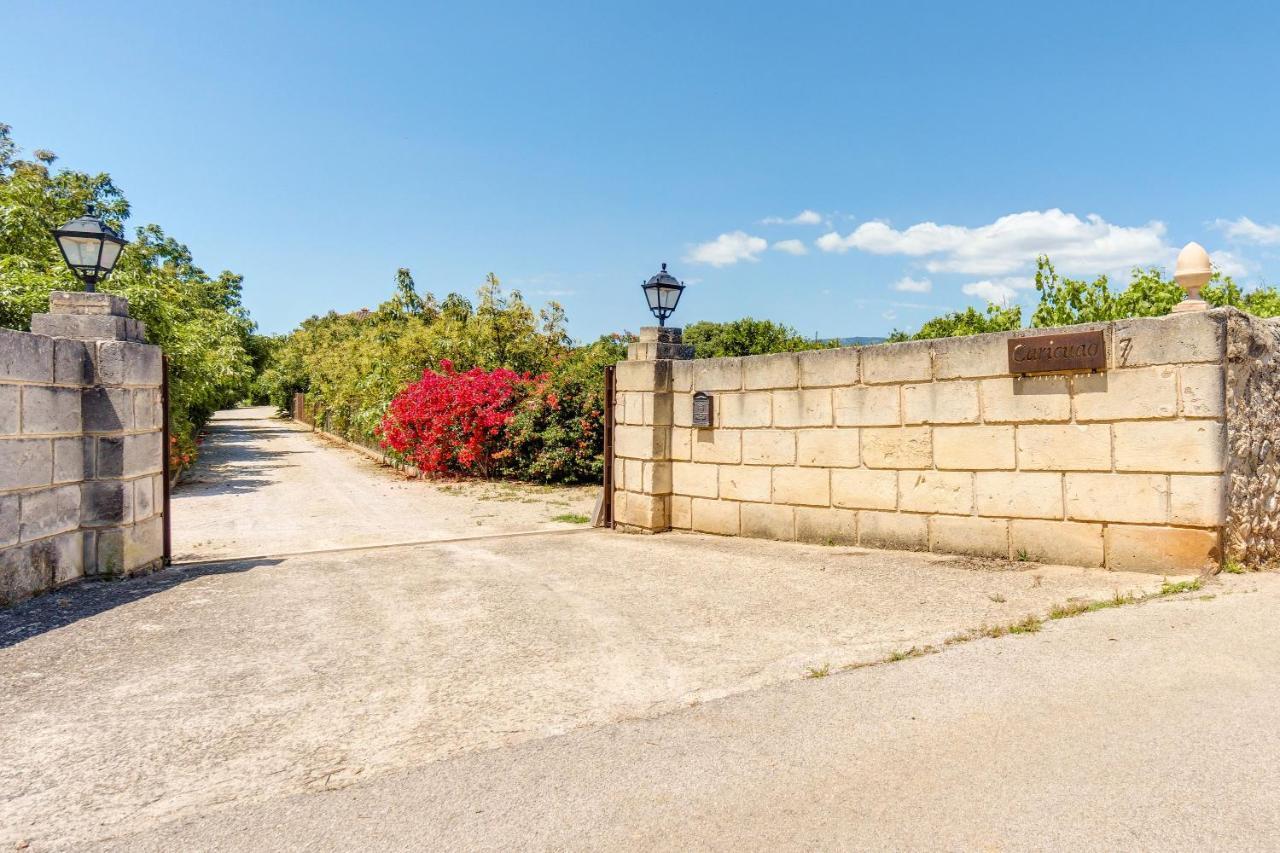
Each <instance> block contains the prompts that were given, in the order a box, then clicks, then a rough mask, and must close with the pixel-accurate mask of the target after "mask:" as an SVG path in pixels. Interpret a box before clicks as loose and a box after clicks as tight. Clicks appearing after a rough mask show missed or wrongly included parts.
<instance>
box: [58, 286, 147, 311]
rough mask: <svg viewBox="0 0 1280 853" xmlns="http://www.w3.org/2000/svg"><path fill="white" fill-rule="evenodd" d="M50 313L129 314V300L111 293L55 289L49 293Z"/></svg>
mask: <svg viewBox="0 0 1280 853" xmlns="http://www.w3.org/2000/svg"><path fill="white" fill-rule="evenodd" d="M49 313H50V314H108V315H111V316H115V317H128V316H129V300H127V299H125V298H124V297H123V296H115V295H114V294H111V293H84V292H82V291H67V290H55V291H53V292H52V293H50V294H49Z"/></svg>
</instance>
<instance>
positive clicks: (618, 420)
mask: <svg viewBox="0 0 1280 853" xmlns="http://www.w3.org/2000/svg"><path fill="white" fill-rule="evenodd" d="M692 357H693V352H692V348H691V347H688V346H685V345H684V344H683V343H682V340H681V331H680V329H678V328H667V327H659V326H646V327H644V328H642V329H641V330H640V340H639V341H637V342H636V343H632V344H628V345H627V360H626V361H624V362H622V363H620V364H619V365H618V368H617V374H616V398H615V407H614V413H613V417H614V423H615V424H616V426H615V428H614V474H613V476H614V494H613V507H614V509H613V517H614V521H615V525H616V526H617V527H618V528H620V529H623V530H630V531H634V532H644V533H657V532H660V531H663V530H669V529H670V528H671V447H670V443H671V425H672V404H673V399H674V395H673V393H672V390H673V389H672V367H671V365H672V361H673V360H685V359H689V358H692Z"/></svg>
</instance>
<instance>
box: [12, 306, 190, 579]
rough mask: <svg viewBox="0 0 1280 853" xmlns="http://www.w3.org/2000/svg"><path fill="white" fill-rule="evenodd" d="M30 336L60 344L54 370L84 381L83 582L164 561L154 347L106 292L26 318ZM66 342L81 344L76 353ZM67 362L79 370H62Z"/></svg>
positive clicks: (159, 366)
mask: <svg viewBox="0 0 1280 853" xmlns="http://www.w3.org/2000/svg"><path fill="white" fill-rule="evenodd" d="M31 331H32V332H33V333H34V334H37V335H48V336H50V337H53V338H55V339H67V343H68V344H69V345H68V347H67V349H66V352H67V354H68V355H67V358H66V359H65V360H66V361H67V363H66V364H65V365H64V364H61V361H63V360H64V359H63V358H62V357H61V355H60V354H61V353H62V352H63V350H62V349H61V341H55V346H57V347H58V349H57V350H56V352H55V358H56V359H57V360H58V361H59V362H60V363H59V364H57V365H55V370H57V369H62V370H66V371H72V370H78V371H79V372H80V375H81V376H82V377H83V378H82V382H83V385H84V386H86V387H84V388H83V390H82V391H81V400H80V410H81V416H82V424H83V427H82V433H81V445H82V453H83V465H84V471H83V481H82V482H81V483H80V528H81V530H82V532H83V547H84V573H85V575H86V576H89V577H95V576H96V577H114V576H122V575H131V574H138V573H142V572H146V571H151V570H153V569H156V568H159V567H160V566H161V565H162V563H163V557H164V527H163V525H164V518H163V516H162V512H163V496H164V480H163V477H164V475H163V471H164V455H163V454H165V453H167V452H168V448H165V447H164V441H163V424H164V421H163V418H164V417H165V412H164V410H163V404H162V401H161V395H160V386H161V382H162V379H163V375H162V374H163V369H164V368H163V363H162V361H161V352H160V348H159V347H157V346H151V345H148V344H147V343H146V330H145V328H144V326H143V324H142V323H141V322H140V321H138V320H135V319H133V318H132V317H130V316H129V303H128V302H127V301H126V300H125V299H123V298H122V297H119V296H112V295H110V294H106V293H61V292H55V293H53V294H50V297H49V313H48V314H36V315H34V316H33V317H32V318H31ZM71 341H79V342H83V343H82V345H81V346H80V347H79V348H76V347H73V346H70V343H71ZM74 353H79V354H80V355H79V358H80V362H79V363H78V364H73V363H71V359H72V358H73V354H74Z"/></svg>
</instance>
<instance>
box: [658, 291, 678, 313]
mask: <svg viewBox="0 0 1280 853" xmlns="http://www.w3.org/2000/svg"><path fill="white" fill-rule="evenodd" d="M659 298H660V299H661V303H660V304H661V306H662V307H663V308H672V309H674V308H675V307H676V303H677V302H679V301H680V289H679V288H677V287H664V288H662V290H661V291H660V295H659Z"/></svg>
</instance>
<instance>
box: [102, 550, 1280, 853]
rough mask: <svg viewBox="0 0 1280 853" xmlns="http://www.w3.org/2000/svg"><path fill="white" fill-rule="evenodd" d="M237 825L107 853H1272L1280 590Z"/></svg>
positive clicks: (429, 775) (268, 807)
mask: <svg viewBox="0 0 1280 853" xmlns="http://www.w3.org/2000/svg"><path fill="white" fill-rule="evenodd" d="M1211 589H1215V590H1217V592H1216V593H1209V594H1214V595H1216V597H1214V598H1212V599H1208V600H1204V599H1202V598H1201V597H1199V596H1194V597H1191V598H1189V599H1182V600H1178V601H1169V600H1164V601H1159V602H1152V603H1148V604H1145V605H1142V606H1138V607H1129V608H1125V609H1120V610H1110V611H1103V612H1100V613H1094V614H1089V615H1086V616H1082V617H1078V618H1075V619H1071V620H1065V621H1059V622H1054V623H1051V625H1050V626H1049V627H1047V628H1046V629H1045V630H1044V631H1042V632H1041V633H1039V634H1035V635H1030V636H1018V637H1006V638H1004V639H1000V640H981V641H978V642H974V643H970V644H967V645H963V646H957V647H953V648H951V649H948V650H947V651H945V652H943V653H941V654H938V655H933V656H929V657H924V658H917V659H913V660H907V661H903V662H900V663H896V664H889V665H885V666H880V667H874V668H869V669H862V670H857V671H854V672H850V673H847V674H843V675H836V676H832V677H830V678H826V679H822V680H815V681H802V682H792V683H789V684H785V685H782V686H778V687H774V688H770V689H765V690H761V691H758V692H755V693H751V694H747V695H741V696H735V697H731V698H728V699H725V700H722V701H719V702H712V703H707V704H704V705H701V706H699V707H696V708H692V709H687V710H683V711H679V712H676V713H672V714H669V715H665V716H662V717H658V718H655V719H646V720H639V721H633V722H627V723H621V724H617V725H613V726H606V727H603V728H596V729H592V730H586V731H579V732H574V733H572V734H569V735H566V736H564V737H559V738H552V739H547V740H541V741H537V742H534V743H529V744H526V745H524V746H521V747H518V748H513V749H505V750H497V751H490V752H483V753H477V754H472V755H467V756H463V757H460V758H456V759H453V760H449V761H443V762H439V763H436V764H432V765H429V766H427V767H424V768H420V769H416V770H412V771H408V772H403V773H398V774H394V775H388V776H385V777H383V778H381V779H379V780H375V781H372V782H369V783H366V784H362V785H357V786H352V787H349V788H346V789H344V790H341V791H337V792H332V793H327V794H323V795H318V796H298V797H292V798H288V799H282V800H276V801H273V802H270V803H259V804H245V805H242V806H236V807H232V808H229V809H227V810H224V811H220V812H218V813H217V814H216V815H211V816H208V817H203V818H197V819H188V820H182V821H178V822H175V823H171V824H167V825H165V826H162V827H160V828H159V829H157V830H155V831H152V832H147V833H144V834H141V835H137V836H132V837H128V838H124V839H118V840H116V841H115V842H113V843H111V844H108V845H107V847H108V849H118V850H129V851H168V850H175V849H201V850H227V851H230V850H240V849H244V848H245V846H246V845H247V846H251V847H252V848H253V849H255V850H294V849H299V848H302V847H306V849H309V850H354V849H378V850H462V849H466V850H531V849H537V850H541V849H554V850H655V849H656V850H690V849H693V850H799V849H826V850H836V849H840V850H981V851H1016V850H1097V851H1115V850H1185V851H1206V850H1232V851H1243V850H1275V849H1277V847H1278V846H1280V796H1277V793H1276V792H1277V791H1278V790H1280V678H1277V673H1280V619H1277V618H1276V614H1277V613H1278V612H1280V578H1277V577H1276V576H1274V575H1270V576H1263V577H1259V578H1255V579H1252V580H1249V581H1244V582H1238V581H1236V580H1235V579H1228V584H1227V587H1226V588H1223V587H1212V586H1211Z"/></svg>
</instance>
